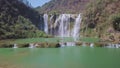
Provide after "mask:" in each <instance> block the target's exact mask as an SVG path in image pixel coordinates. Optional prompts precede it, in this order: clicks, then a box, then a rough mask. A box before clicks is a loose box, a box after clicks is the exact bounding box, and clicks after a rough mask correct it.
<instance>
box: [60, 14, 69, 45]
mask: <svg viewBox="0 0 120 68" xmlns="http://www.w3.org/2000/svg"><path fill="white" fill-rule="evenodd" d="M59 18H60V22H59V30H58V36H59V37H61V40H62V41H61V42H62V43H60V44H61V46H62V47H64V46H65V44H64V38H65V37H70V32H69V30H68V29H69V26H70V19H69V18H70V14H62V15H60V17H59Z"/></svg>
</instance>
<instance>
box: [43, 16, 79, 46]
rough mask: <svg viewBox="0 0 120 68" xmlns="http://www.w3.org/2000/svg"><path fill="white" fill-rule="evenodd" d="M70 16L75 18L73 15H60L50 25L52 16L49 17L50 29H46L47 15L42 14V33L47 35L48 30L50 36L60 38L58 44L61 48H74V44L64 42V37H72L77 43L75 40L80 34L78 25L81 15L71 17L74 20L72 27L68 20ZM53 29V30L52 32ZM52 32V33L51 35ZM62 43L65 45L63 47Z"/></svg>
mask: <svg viewBox="0 0 120 68" xmlns="http://www.w3.org/2000/svg"><path fill="white" fill-rule="evenodd" d="M71 16H75V14H61V15H59V16H58V17H57V18H56V20H55V23H52V18H53V15H52V16H51V17H50V21H49V22H50V27H48V15H47V14H44V16H43V17H44V24H45V28H44V31H45V32H46V33H48V29H50V34H53V35H54V36H58V37H61V42H62V43H60V44H61V45H62V46H65V45H66V46H75V42H64V38H65V37H73V38H74V41H77V38H78V37H79V34H80V23H81V14H79V15H78V17H77V18H75V17H73V19H75V21H74V23H73V22H72V24H73V27H70V26H71V21H70V18H72V17H71ZM53 27H54V30H53ZM52 32H54V33H52ZM64 43H66V44H65V45H64Z"/></svg>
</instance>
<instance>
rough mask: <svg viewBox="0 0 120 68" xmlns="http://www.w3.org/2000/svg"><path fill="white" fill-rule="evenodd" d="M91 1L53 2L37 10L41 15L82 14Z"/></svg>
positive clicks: (57, 0) (60, 0)
mask: <svg viewBox="0 0 120 68" xmlns="http://www.w3.org/2000/svg"><path fill="white" fill-rule="evenodd" d="M89 1H90V0H51V1H50V2H48V3H46V4H45V5H43V6H42V7H38V8H37V10H38V11H40V12H41V13H54V12H57V13H74V14H76V13H81V12H82V11H83V10H84V9H85V7H86V5H87V3H88V2H89Z"/></svg>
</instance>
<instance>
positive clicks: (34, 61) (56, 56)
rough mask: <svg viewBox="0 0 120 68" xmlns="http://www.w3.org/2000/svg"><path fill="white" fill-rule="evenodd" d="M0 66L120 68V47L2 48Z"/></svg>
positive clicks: (3, 67)
mask: <svg viewBox="0 0 120 68" xmlns="http://www.w3.org/2000/svg"><path fill="white" fill-rule="evenodd" d="M0 68H120V49H116V48H90V47H64V48H33V49H29V48H19V49H12V48H9V49H4V48H2V49H0Z"/></svg>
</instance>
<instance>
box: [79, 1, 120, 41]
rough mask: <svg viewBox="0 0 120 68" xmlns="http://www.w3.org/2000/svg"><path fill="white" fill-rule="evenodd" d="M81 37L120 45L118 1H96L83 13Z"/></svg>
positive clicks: (119, 9) (119, 6)
mask: <svg viewBox="0 0 120 68" xmlns="http://www.w3.org/2000/svg"><path fill="white" fill-rule="evenodd" d="M81 30H82V33H81V34H82V35H84V36H87V37H99V38H100V39H101V40H102V41H106V42H113V43H120V0H96V1H93V2H91V3H90V4H89V5H88V7H87V8H86V10H85V11H84V13H83V23H82V25H81Z"/></svg>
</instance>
